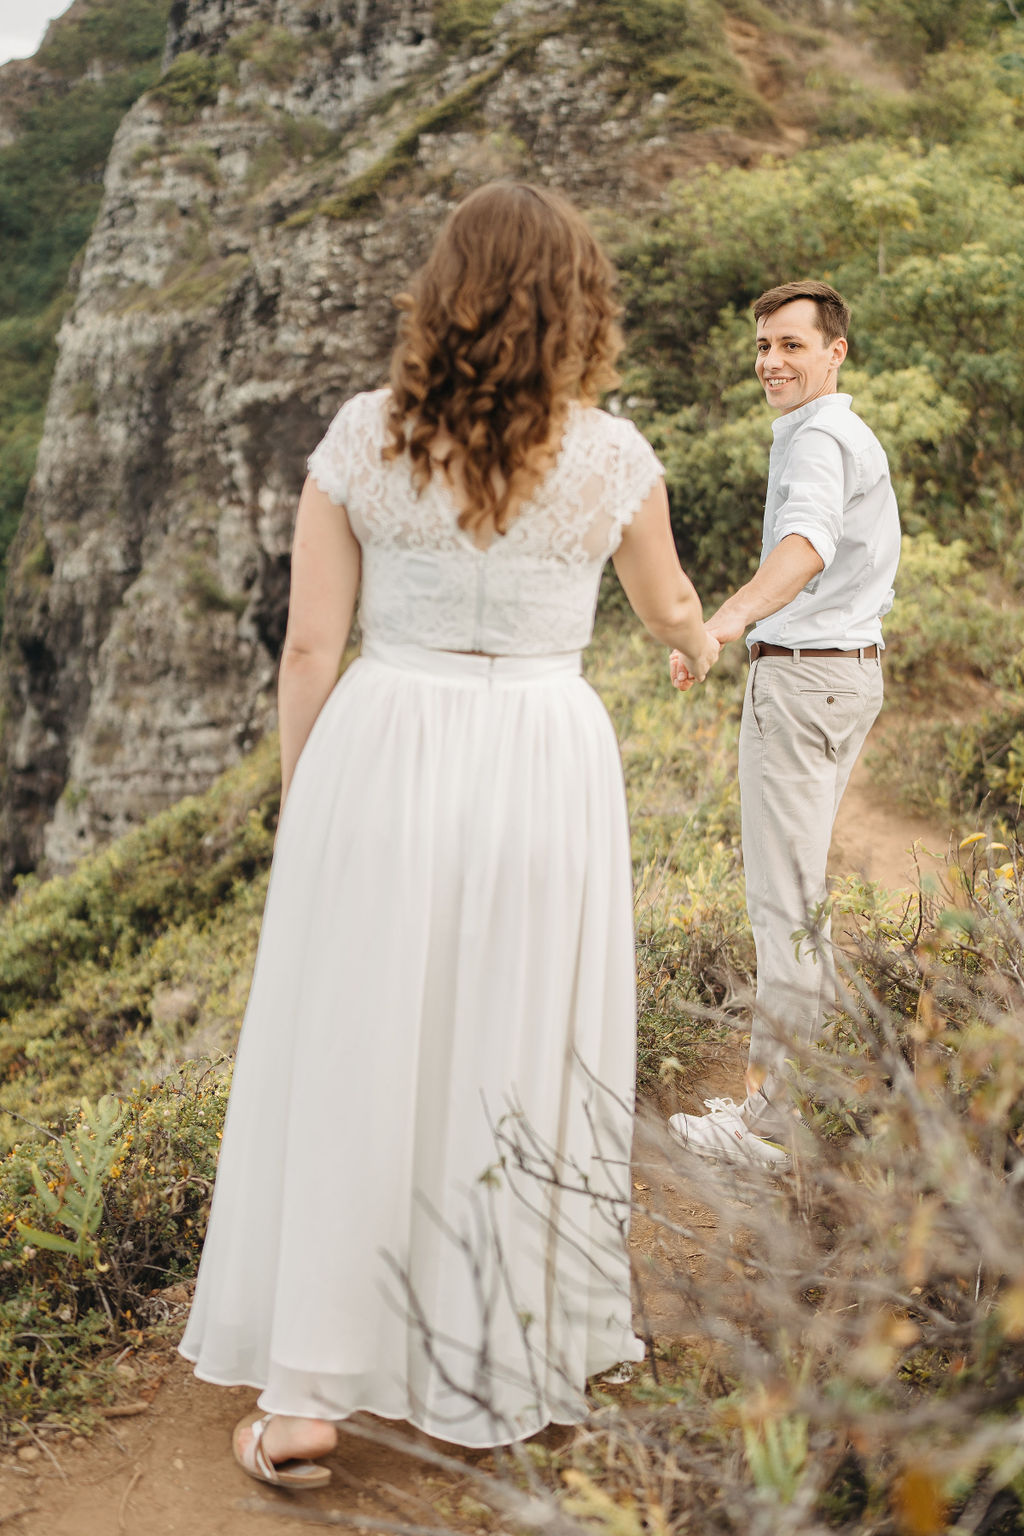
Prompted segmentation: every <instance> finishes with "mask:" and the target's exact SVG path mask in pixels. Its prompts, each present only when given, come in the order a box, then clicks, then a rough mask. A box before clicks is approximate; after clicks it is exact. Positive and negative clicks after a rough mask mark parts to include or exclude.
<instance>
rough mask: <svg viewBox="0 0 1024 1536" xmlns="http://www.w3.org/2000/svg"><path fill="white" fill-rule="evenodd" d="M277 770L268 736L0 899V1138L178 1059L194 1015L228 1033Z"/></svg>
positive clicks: (207, 1035) (245, 963)
mask: <svg viewBox="0 0 1024 1536" xmlns="http://www.w3.org/2000/svg"><path fill="white" fill-rule="evenodd" d="M278 797H279V779H278V769H277V762H276V753H275V745H274V742H273V741H272V740H271V741H268V742H266V743H264V745H263V746H262V747H261V748H259V749H258V750H257V752H256V753H255V754H254V755H253V756H252V757H251V758H249V759H247V760H246V761H245V762H244V763H242V764H240V765H239V766H238V767H237V768H235V769H233V770H231V772H229V773H228V774H227V775H225V777H224V778H223V779H222V780H220V781H219V782H218V784H216V785H215V786H214V787H213V789H212V790H210V791H209V792H208V793H207V794H206V795H205V796H204V797H202V798H201V799H195V798H192V799H188V800H184V801H182V802H181V803H180V804H179V805H177V806H175V807H174V808H173V809H172V810H170V811H166V812H164V813H163V814H162V815H160V816H157V817H155V818H154V819H153V820H152V821H150V822H148V823H147V824H146V825H145V826H144V827H142V828H140V829H139V831H137V832H134V833H130V834H129V835H128V836H127V837H124V838H122V839H120V841H119V842H117V843H115V844H113V845H112V846H111V847H110V848H108V849H107V850H105V851H104V852H103V853H100V854H97V855H94V856H93V857H91V858H88V859H85V860H83V862H82V863H81V864H80V865H79V866H78V867H77V869H76V870H75V871H74V873H73V874H71V875H68V876H66V877H64V878H62V879H58V880H51V881H48V882H45V883H43V884H36V883H34V882H32V881H27V882H25V883H24V884H23V886H22V888H21V892H20V895H19V896H18V897H17V898H16V899H15V900H14V901H13V902H12V903H11V904H10V905H9V906H8V907H7V908H6V909H5V910H4V911H3V912H2V913H0V977H2V978H3V979H2V983H0V1142H2V1143H3V1144H4V1145H8V1146H9V1145H11V1143H12V1142H14V1141H15V1140H17V1139H18V1136H19V1128H20V1125H21V1120H22V1119H23V1118H25V1117H27V1118H28V1119H29V1120H30V1121H32V1122H34V1123H37V1124H38V1123H39V1122H41V1121H42V1122H45V1121H47V1120H51V1119H60V1118H62V1117H63V1116H64V1115H65V1114H66V1113H67V1112H68V1106H69V1105H70V1104H72V1103H74V1102H75V1101H76V1100H77V1099H78V1098H80V1096H81V1095H82V1094H83V1093H86V1094H88V1095H89V1096H90V1097H93V1098H98V1097H99V1096H101V1095H102V1094H104V1093H108V1092H110V1091H111V1090H119V1089H123V1088H124V1087H125V1086H126V1085H130V1084H131V1083H133V1082H135V1081H137V1080H138V1079H139V1078H140V1076H142V1075H143V1074H144V1073H146V1072H147V1071H152V1070H154V1068H156V1067H158V1066H161V1067H163V1069H164V1070H166V1067H167V1065H170V1064H173V1063H174V1062H175V1061H176V1060H177V1059H180V1053H181V1051H182V1049H183V1042H184V1038H185V1036H187V1035H188V1034H189V1033H190V1031H191V1030H192V1028H193V1026H194V1025H195V1024H196V1022H197V1020H199V1019H200V1018H201V1021H202V1039H203V1040H204V1041H205V1042H207V1045H208V1048H210V1047H224V1046H229V1045H230V1043H231V1041H232V1039H233V1034H234V1031H235V1030H236V1029H237V1026H238V1022H239V1020H240V1018H241V1012H242V1007H243V1004H244V1000H245V988H246V986H247V982H248V973H249V968H250V965H251V960H252V956H253V954H254V952H255V946H256V935H257V932H258V928H259V917H260V911H261V908H262V901H263V896H264V892H265V886H266V875H267V870H268V867H269V863H270V853H271V847H272V842H273V836H274V827H275V823H276V815H277V805H278Z"/></svg>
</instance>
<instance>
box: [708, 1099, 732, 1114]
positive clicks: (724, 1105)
mask: <svg viewBox="0 0 1024 1536" xmlns="http://www.w3.org/2000/svg"><path fill="white" fill-rule="evenodd" d="M704 1107H705V1108H706V1109H709V1110H710V1111H711V1113H712V1114H713V1115H720V1114H723V1113H729V1112H731V1113H733V1114H738V1113H739V1106H738V1105H737V1103H736V1100H735V1099H705V1100H704Z"/></svg>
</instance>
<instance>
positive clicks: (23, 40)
mask: <svg viewBox="0 0 1024 1536" xmlns="http://www.w3.org/2000/svg"><path fill="white" fill-rule="evenodd" d="M70 4H71V0H0V64H6V63H7V60H8V59H27V58H29V57H31V55H32V54H33V53H35V51H36V49H37V48H38V47H39V44H40V43H41V42H42V40H43V33H44V32H45V31H46V24H47V22H48V21H52V20H53V18H54V17H55V16H62V15H63V14H64V12H65V11H66V10H68V9H69V7H70Z"/></svg>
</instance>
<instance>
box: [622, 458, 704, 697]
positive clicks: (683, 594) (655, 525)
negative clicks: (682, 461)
mask: <svg viewBox="0 0 1024 1536" xmlns="http://www.w3.org/2000/svg"><path fill="white" fill-rule="evenodd" d="M612 562H613V564H614V566H615V571H616V574H617V575H618V578H619V580H620V581H621V582H622V585H623V588H624V589H625V593H626V596H627V597H628V598H629V602H630V606H631V607H632V609H633V612H634V613H635V614H636V616H637V618H638V619H639V620H640V622H641V624H643V625H644V627H645V629H647V630H648V632H649V633H650V634H652V635H653V636H654V638H655V639H656V640H661V641H662V642H663V643H664V644H665V645H669V646H672V647H674V649H675V650H677V651H680V652H681V653H682V655H683V658H684V660H685V661H686V664H687V666H688V667H689V669H690V671H691V672H692V673H693V675H694V676H695V677H697V678H699V679H701V680H703V679H704V678H705V677H706V676H707V674H708V671H709V670H710V668H711V666H712V665H713V663H714V661H715V659H716V658H717V656H718V651H719V646H718V641H717V640H715V639H714V637H713V636H712V635H709V634H708V632H707V630H706V629H705V627H704V622H703V620H702V618H701V606H700V598H699V597H698V596H697V593H696V592H695V591H694V587H693V583H692V582H691V581H690V578H689V577H688V576H687V575H686V572H685V571H684V570H683V568H682V566H681V565H680V564H679V556H678V555H677V554H676V546H675V540H674V539H673V537H672V525H671V523H670V522H669V515H668V495H667V493H666V490H665V482H664V480H659V481H658V483H657V485H656V486H655V487H654V489H653V491H652V492H651V494H650V495H649V496H648V497H647V500H646V501H645V502H644V504H643V506H642V507H641V508H640V510H639V511H638V512H637V514H636V516H635V517H634V519H633V521H632V522H631V523H629V524H627V526H626V527H625V528H624V529H623V530H622V542H621V544H620V545H619V547H618V549H617V550H616V551H615V554H614V555H613V556H612Z"/></svg>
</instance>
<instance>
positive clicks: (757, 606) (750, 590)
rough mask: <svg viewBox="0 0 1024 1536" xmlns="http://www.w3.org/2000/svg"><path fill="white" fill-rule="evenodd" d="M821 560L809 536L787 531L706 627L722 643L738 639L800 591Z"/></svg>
mask: <svg viewBox="0 0 1024 1536" xmlns="http://www.w3.org/2000/svg"><path fill="white" fill-rule="evenodd" d="M824 569H825V562H824V560H823V559H822V558H821V556H820V555H819V554H818V551H817V550H816V549H815V547H814V545H813V544H812V543H811V541H810V539H805V538H804V536H803V534H802V533H789V534H787V535H786V537H785V538H784V539H781V540H780V541H779V543H778V544H776V546H775V548H774V549H773V550H772V552H771V554H770V555H768V556H767V558H766V559H765V561H764V563H763V564H762V565H761V566H760V567H759V569H758V571H757V574H756V575H755V576H752V577H751V579H750V580H749V581H748V582H747V583H746V585H745V586H742V587H740V589H739V591H737V592H734V593H733V595H732V597H728V598H726V600H725V602H724V603H723V604H722V606H721V608H719V610H718V612H717V613H715V614H713V615H712V617H711V618H710V619H709V620H708V629H709V630H710V631H711V633H712V634H713V635H714V637H715V639H716V640H717V641H718V642H719V643H720V644H722V645H724V644H725V642H726V641H727V640H739V639H740V638H741V637H742V635H743V634H745V632H746V631H747V630H748V629H749V628H750V626H751V624H755V623H757V621H758V620H759V619H766V618H768V616H769V614H772V613H777V612H778V610H779V609H780V608H784V607H785V606H786V604H787V603H791V602H792V601H793V599H794V597H796V595H797V593H798V592H802V591H803V589H804V587H806V585H807V583H808V582H809V581H813V579H814V577H815V576H817V574H818V572H819V571H823V570H824Z"/></svg>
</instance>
